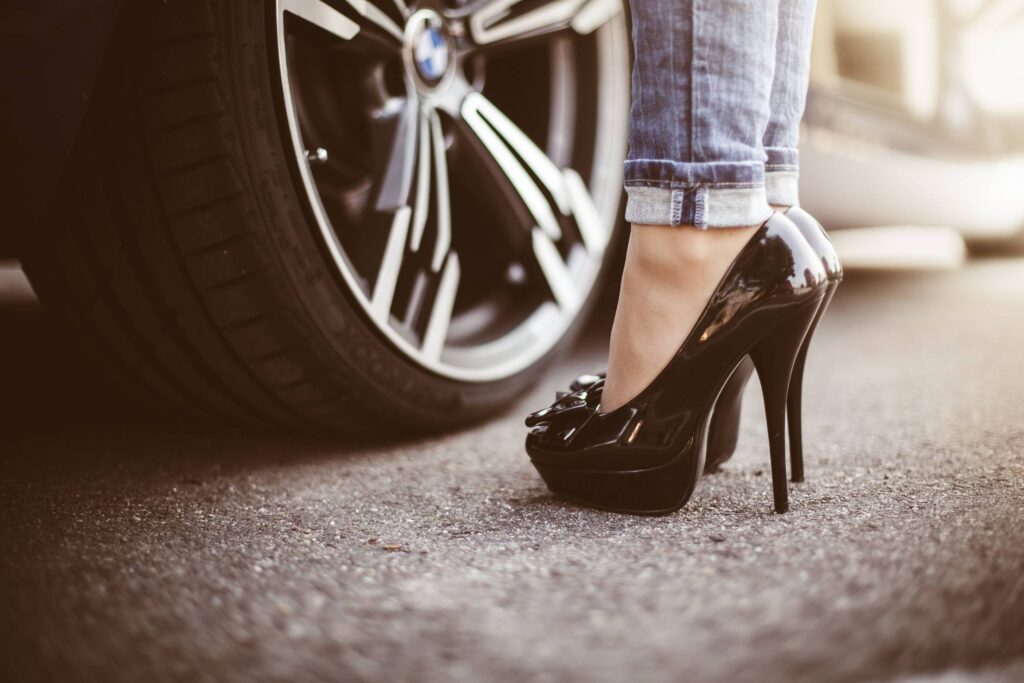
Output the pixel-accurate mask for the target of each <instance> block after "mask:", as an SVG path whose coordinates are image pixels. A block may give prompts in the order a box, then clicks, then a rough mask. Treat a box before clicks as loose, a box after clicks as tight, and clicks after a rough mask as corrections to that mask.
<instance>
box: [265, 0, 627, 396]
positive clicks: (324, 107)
mask: <svg viewBox="0 0 1024 683" xmlns="http://www.w3.org/2000/svg"><path fill="white" fill-rule="evenodd" d="M377 2H378V3H380V4H373V2H370V1H369V0H335V1H333V2H330V3H328V2H325V1H324V0H277V1H276V12H275V17H274V21H275V26H274V28H275V32H276V38H277V49H278V69H279V75H280V78H281V86H282V87H281V92H282V94H283V97H282V100H283V107H282V111H283V113H284V116H285V118H286V123H287V129H288V133H289V136H290V143H291V149H292V151H293V153H294V154H295V160H296V167H297V169H298V173H299V176H300V178H301V184H302V189H303V190H304V194H305V196H304V199H305V200H306V202H308V208H309V211H310V214H311V216H312V218H313V220H314V222H315V223H316V226H317V228H318V229H319V232H320V233H321V235H322V236H323V242H324V244H325V246H326V249H327V251H328V252H329V254H330V256H331V258H332V260H333V262H334V265H335V266H336V267H337V270H338V273H339V274H340V276H341V279H342V281H343V282H344V284H345V286H346V287H347V288H348V290H349V291H350V292H351V293H352V295H353V296H354V298H355V299H356V300H357V301H358V302H359V304H360V306H361V307H362V309H363V311H364V312H365V313H366V315H367V316H368V317H369V319H370V320H371V321H372V322H373V324H374V326H375V327H376V329H377V330H379V331H380V332H381V333H382V334H383V335H384V336H385V337H386V338H387V339H388V341H389V342H391V343H392V344H393V345H394V346H395V347H396V348H397V349H398V350H399V351H400V352H401V353H402V355H404V356H405V357H407V358H408V359H410V360H412V361H413V362H415V363H417V364H419V365H420V366H422V367H424V368H426V369H428V370H430V371H432V372H435V373H437V374H439V375H441V376H444V377H448V378H451V379H455V380H460V381H472V382H485V381H495V380H500V379H503V378H507V377H510V376H512V375H514V374H516V373H518V372H521V371H522V370H524V369H525V368H527V367H529V366H530V365H531V364H533V363H535V362H536V361H537V360H538V359H540V358H541V357H543V356H544V355H545V354H546V353H547V352H548V351H550V350H551V349H552V348H553V347H554V346H555V345H556V344H557V343H558V342H559V341H560V340H561V339H562V338H563V337H564V336H565V334H566V333H567V331H568V330H569V328H570V326H571V325H572V324H573V322H574V321H575V320H576V318H577V317H578V316H579V314H580V311H581V308H582V305H583V303H584V302H585V301H586V299H587V298H588V296H589V295H590V293H591V290H592V289H593V288H594V287H595V284H596V279H597V276H598V274H599V273H600V270H601V267H602V265H603V262H604V258H605V252H606V249H607V246H608V243H609V240H610V238H611V235H612V229H613V226H614V225H615V222H616V221H617V219H618V216H617V211H618V207H619V200H620V196H621V182H622V175H621V174H622V163H621V161H622V159H623V157H624V154H625V145H626V116H627V112H626V110H625V103H626V102H628V87H629V71H628V68H629V67H628V64H629V59H628V32H627V28H626V21H625V16H624V12H623V7H622V0H554V1H553V2H547V3H543V4H540V3H529V0H524V2H523V3H522V5H524V6H525V5H526V4H527V3H529V7H528V8H526V9H521V7H520V0H477V1H476V2H470V3H467V4H463V5H461V6H458V7H452V6H448V5H442V4H438V3H436V2H427V3H416V4H411V5H406V4H405V3H404V2H403V0H377ZM510 60H512V61H510ZM535 62H536V63H537V64H546V65H547V69H546V70H545V69H535V71H534V72H533V73H540V74H541V75H542V76H543V77H544V78H543V80H541V81H540V82H541V83H542V85H539V86H537V87H538V88H539V89H543V91H544V92H541V93H538V94H537V100H538V101H543V103H544V104H543V105H542V106H541V107H540V108H537V107H534V108H533V109H531V108H530V107H531V106H533V105H531V104H527V102H526V99H525V98H523V97H522V96H521V95H522V92H523V89H524V88H523V87H522V86H521V85H520V84H521V83H523V82H524V79H522V78H519V79H518V80H517V79H516V78H514V77H513V76H515V75H516V74H518V72H519V71H520V70H522V69H525V68H527V67H526V66H522V64H526V65H530V64H534V63H535ZM347 64H351V65H352V66H346V65H347ZM325 65H327V66H325ZM396 65H397V66H396ZM354 73H358V74H360V75H359V76H358V78H357V77H356V76H354V75H353V74H354ZM325 74H326V75H327V77H326V78H325ZM332 74H335V75H336V74H341V76H342V77H343V78H345V79H350V78H351V79H353V80H352V82H353V83H356V82H358V83H359V84H360V87H358V88H353V89H352V90H354V91H355V92H356V93H357V95H359V94H363V93H370V94H369V95H366V96H365V99H366V100H367V102H368V104H367V106H366V109H367V112H368V114H367V117H368V119H369V123H367V124H365V125H367V126H370V128H369V130H370V133H369V134H365V133H364V134H363V135H360V134H359V133H360V131H361V130H362V128H361V126H362V125H364V124H362V123H356V124H352V125H351V128H352V130H346V129H345V125H348V124H346V123H345V122H344V121H354V120H356V119H357V118H358V116H355V115H349V114H348V112H349V110H350V109H351V110H355V109H356V108H358V106H357V105H354V104H349V103H350V102H351V101H353V99H358V97H357V98H351V97H350V98H349V99H346V100H344V101H343V102H341V103H340V104H339V105H338V109H339V112H337V113H338V116H339V119H338V120H342V119H344V121H343V123H341V124H339V125H338V126H334V125H333V119H331V117H332V116H334V115H335V113H336V112H335V111H332V109H331V104H330V103H327V104H324V102H323V100H325V99H330V98H331V97H341V96H342V95H344V94H345V92H344V88H343V87H342V86H339V93H338V94H332V92H331V88H332V87H333V81H332V80H331V78H330V76H331V75H332ZM358 79H363V80H358ZM325 81H326V82H327V83H328V84H329V85H330V87H326V88H325V87H324V86H323V85H322V84H323V83H324V82H325ZM346 82H348V81H346ZM325 93H326V94H325ZM517 93H518V94H517ZM349 95H351V92H350V93H349ZM495 98H497V100H500V105H499V104H498V103H496V101H497V100H496V101H492V100H494V99H495ZM530 102H532V100H530ZM544 105H546V106H544ZM505 110H512V111H510V113H508V114H506V111H505ZM537 111H540V112H541V113H542V115H538V116H536V117H534V114H535V113H536V112H537ZM516 114H519V115H520V118H523V119H529V120H530V122H531V124H530V125H529V126H525V125H523V126H521V125H520V124H519V123H517V122H516V120H515V118H516ZM346 116H347V117H348V118H345V117H346ZM536 121H540V122H541V123H543V126H541V125H539V124H537V123H536ZM580 130H582V131H583V133H579V131H580ZM339 131H341V132H339ZM545 131H546V135H545V134H544V133H545ZM346 136H347V137H346ZM581 138H582V139H581ZM322 139H330V141H331V144H322ZM366 140H371V141H372V142H370V143H367V144H368V145H369V147H370V153H369V154H368V155H360V154H352V153H351V150H352V149H355V148H357V147H358V146H359V145H360V144H362V143H363V142H365V141H366ZM332 146H334V147H337V149H334V150H332ZM346 150H348V153H347V154H346ZM382 150H383V152H382ZM357 157H358V158H359V159H360V161H357V162H353V161H351V159H353V158H357ZM360 164H364V165H365V166H366V168H367V169H368V170H366V173H367V177H366V179H364V180H359V176H358V173H359V169H360V168H362V166H360ZM478 167H479V168H483V169H485V171H484V172H483V173H482V174H478V173H476V171H475V169H476V168H478ZM353 169H355V170H353ZM477 178H479V181H477ZM492 195H493V196H494V197H497V198H498V199H497V200H496V202H495V203H488V202H490V201H491V200H490V197H491V196H492ZM484 197H487V198H488V199H486V200H485V199H484ZM467 207H469V208H467ZM488 207H493V208H488ZM354 216H358V217H360V218H359V219H356V218H353V217H354ZM474 218H475V220H473V219H474ZM360 221H362V222H360ZM517 230H518V231H519V232H517ZM491 245H493V249H492V248H491ZM460 252H461V253H460ZM492 252H493V253H492ZM478 259H480V260H478ZM503 263H504V264H505V265H506V266H507V267H505V270H504V271H503V272H502V270H501V268H502V267H503V266H502V264H503ZM374 271H375V272H374Z"/></svg>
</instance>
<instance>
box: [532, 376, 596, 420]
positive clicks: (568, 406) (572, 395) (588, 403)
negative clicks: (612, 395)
mask: <svg viewBox="0 0 1024 683" xmlns="http://www.w3.org/2000/svg"><path fill="white" fill-rule="evenodd" d="M603 386H604V381H603V380H602V381H600V382H596V383H594V384H591V385H588V386H586V387H584V388H581V389H577V390H576V391H571V392H564V391H558V392H556V393H555V397H556V398H555V402H554V403H552V404H551V405H550V406H548V407H547V408H542V409H541V410H538V411H535V412H532V413H530V414H529V415H527V416H526V426H527V427H540V426H547V427H557V426H561V425H564V424H566V423H568V422H576V423H579V422H582V419H583V418H584V417H588V416H589V415H591V414H593V413H594V412H596V411H597V409H598V408H599V407H600V405H601V388H602V387H603Z"/></svg>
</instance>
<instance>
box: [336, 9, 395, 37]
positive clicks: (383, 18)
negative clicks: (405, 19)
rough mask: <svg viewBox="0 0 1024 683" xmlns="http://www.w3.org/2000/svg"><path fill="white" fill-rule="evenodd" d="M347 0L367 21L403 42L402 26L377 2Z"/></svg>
mask: <svg viewBox="0 0 1024 683" xmlns="http://www.w3.org/2000/svg"><path fill="white" fill-rule="evenodd" d="M345 2H346V3H348V5H349V6H350V7H351V8H352V9H354V10H355V11H356V12H358V13H359V15H360V16H362V17H363V18H365V19H366V21H368V22H370V23H371V24H374V25H375V26H377V27H378V28H380V29H382V30H383V31H385V32H387V33H389V34H391V36H393V37H394V38H395V39H396V40H397V41H398V42H402V29H401V27H400V26H399V25H398V24H396V23H395V21H394V19H392V18H391V17H389V16H388V15H387V14H385V13H384V12H383V11H382V10H381V9H380V8H379V7H377V6H376V5H375V4H373V3H372V2H368V0H345Z"/></svg>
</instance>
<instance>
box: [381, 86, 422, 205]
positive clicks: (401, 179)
mask: <svg viewBox="0 0 1024 683" xmlns="http://www.w3.org/2000/svg"><path fill="white" fill-rule="evenodd" d="M393 102H394V103H393V104H391V105H390V106H387V107H385V109H384V110H383V112H382V113H381V114H380V115H379V116H378V117H377V124H378V125H377V128H378V129H379V130H381V134H382V135H388V136H389V137H390V139H391V151H390V154H389V155H388V160H387V165H386V166H385V167H384V169H383V171H382V172H381V174H380V183H379V186H380V190H379V192H378V194H377V203H376V208H377V210H378V211H383V212H390V211H395V210H396V209H398V208H400V207H403V206H408V204H409V197H410V192H411V190H412V181H413V176H414V175H415V174H414V169H415V168H416V157H417V149H416V148H417V140H419V141H420V144H422V135H420V134H419V129H420V124H419V119H420V116H419V104H418V103H417V101H416V100H415V99H414V98H408V99H405V100H397V98H396V100H394V101H393ZM389 129H390V130H389Z"/></svg>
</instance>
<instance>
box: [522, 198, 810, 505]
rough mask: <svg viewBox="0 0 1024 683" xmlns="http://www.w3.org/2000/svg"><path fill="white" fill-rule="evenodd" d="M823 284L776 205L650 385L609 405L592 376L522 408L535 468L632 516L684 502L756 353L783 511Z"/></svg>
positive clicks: (573, 492) (572, 494) (585, 497)
mask: <svg viewBox="0 0 1024 683" xmlns="http://www.w3.org/2000/svg"><path fill="white" fill-rule="evenodd" d="M825 289H826V272H825V269H824V267H823V266H822V263H821V260H820V259H819V258H818V256H817V254H815V252H814V250H812V249H811V248H810V246H809V245H808V243H807V241H806V240H805V239H804V238H803V237H802V236H801V234H800V231H799V229H798V228H797V227H796V226H795V225H793V223H792V222H791V221H789V219H787V218H785V217H784V216H782V215H780V214H775V215H773V216H772V217H771V218H770V219H769V220H768V221H767V222H766V223H765V224H764V225H763V226H761V229H760V230H758V231H757V232H756V233H755V234H754V236H753V237H752V238H751V240H750V241H749V242H748V243H747V245H746V246H745V247H744V248H743V249H742V250H741V251H740V253H739V255H738V256H737V257H736V260H735V261H734V262H733V264H732V265H731V266H730V267H729V269H728V270H727V271H726V274H725V276H724V277H723V278H722V281H721V282H720V283H719V284H718V287H717V288H716V289H715V292H714V293H713V294H712V296H711V299H710V300H709V301H708V304H707V307H706V308H705V309H704V312H703V313H702V314H701V315H700V317H699V319H698V320H697V323H696V325H694V327H693V329H692V330H691V331H690V334H689V335H688V336H687V338H686V340H685V341H684V342H683V344H682V346H680V348H679V350H678V351H677V352H676V355H675V356H674V357H673V358H672V360H671V361H669V363H668V365H667V366H666V367H665V368H664V369H663V370H662V371H661V373H660V374H659V375H658V376H657V377H656V378H655V379H654V381H652V382H651V383H650V384H649V385H648V386H647V388H645V389H644V390H643V391H641V392H640V393H639V394H638V395H637V396H635V397H634V398H633V399H632V400H630V401H628V402H627V403H626V404H625V405H623V406H621V407H619V408H617V409H615V410H612V411H610V412H608V413H602V412H601V410H600V407H601V406H600V396H601V392H602V384H603V382H602V381H601V379H600V378H596V379H594V380H593V381H588V382H587V383H586V386H581V388H579V389H578V390H576V391H574V392H572V393H569V394H565V395H561V396H559V397H558V399H557V400H556V401H555V403H554V404H552V405H551V406H550V407H548V408H545V409H543V410H539V411H537V412H535V413H532V414H531V415H529V416H528V417H527V418H526V424H527V426H528V427H531V428H532V429H531V431H530V433H529V434H528V435H527V437H526V450H527V452H528V453H529V455H530V460H531V461H532V463H533V465H534V467H536V468H537V471H538V472H539V473H540V475H541V477H542V478H543V479H544V481H545V483H547V485H548V487H549V488H550V489H551V490H552V491H554V492H555V493H558V494H560V495H562V496H565V497H566V498H570V499H572V500H575V501H577V502H581V503H584V504H586V505H590V506H593V507H599V508H603V509H607V510H614V511H617V512H629V513H633V514H664V513H667V512H672V511H674V510H677V509H679V508H680V507H682V506H683V505H685V504H686V502H687V500H689V498H690V496H691V495H692V494H693V491H694V489H695V488H696V485H697V482H698V480H699V479H700V475H701V474H702V473H703V471H704V469H705V462H704V461H705V453H706V452H707V450H708V449H707V448H706V447H705V442H706V439H707V436H706V433H707V429H708V425H709V424H710V423H711V419H712V411H713V410H717V408H716V405H719V404H721V403H722V401H723V398H724V397H723V391H724V390H725V388H726V385H727V384H731V382H730V379H729V378H730V377H731V376H733V377H737V375H736V374H735V373H736V371H737V369H738V368H739V367H740V365H741V363H742V362H743V360H744V358H746V357H747V356H748V355H750V356H751V357H752V359H753V362H754V364H755V365H756V366H757V372H758V375H759V376H760V378H761V382H762V387H763V388H764V393H765V403H766V406H769V407H770V409H769V411H768V412H769V421H770V430H769V431H770V434H771V439H770V444H771V454H772V471H773V487H774V491H775V500H776V509H777V510H779V511H780V512H782V511H785V509H786V506H787V500H786V496H787V488H786V487H787V482H786V461H785V457H786V456H785V452H786V444H785V439H786V437H785V429H786V423H785V420H786V394H787V390H788V385H789V375H790V372H791V371H792V369H793V361H794V359H795V357H796V355H797V352H798V350H799V348H800V344H801V343H802V341H803V337H804V334H805V333H806V331H807V327H808V325H809V324H810V321H811V319H812V318H813V316H814V313H815V311H816V310H817V308H818V306H819V304H820V302H821V300H822V298H823V297H824V294H825ZM586 379H588V380H589V379H590V378H586ZM741 384H742V383H741ZM733 386H736V385H733ZM739 388H740V391H742V386H741V385H740V387H739ZM738 396H739V393H737V394H736V396H735V397H732V398H729V403H730V404H731V403H733V402H735V401H734V400H733V399H734V398H735V399H737V400H738ZM732 445H733V446H734V445H735V444H732ZM780 470H781V474H780Z"/></svg>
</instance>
